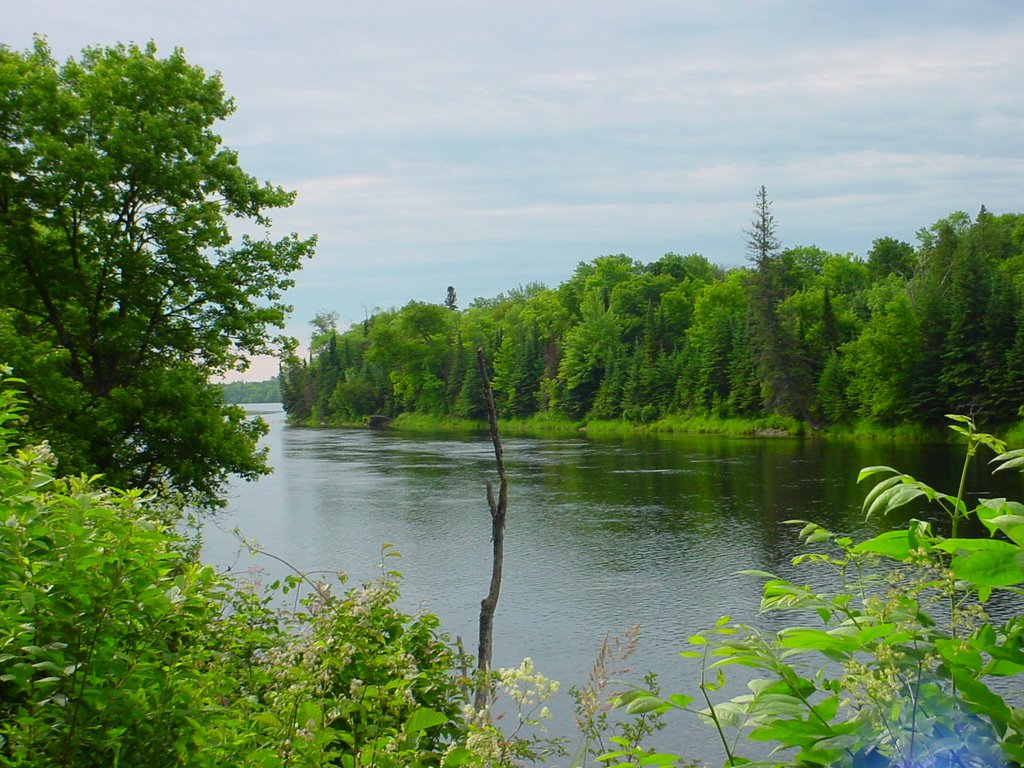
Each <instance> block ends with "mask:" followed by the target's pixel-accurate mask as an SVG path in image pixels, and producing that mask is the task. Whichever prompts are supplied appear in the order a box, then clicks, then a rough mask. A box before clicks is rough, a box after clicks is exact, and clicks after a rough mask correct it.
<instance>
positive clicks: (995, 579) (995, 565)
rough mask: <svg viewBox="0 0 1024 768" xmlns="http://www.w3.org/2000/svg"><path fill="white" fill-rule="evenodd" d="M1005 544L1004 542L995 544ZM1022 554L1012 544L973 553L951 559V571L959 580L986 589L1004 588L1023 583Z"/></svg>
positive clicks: (1023, 554) (1023, 562) (1023, 555)
mask: <svg viewBox="0 0 1024 768" xmlns="http://www.w3.org/2000/svg"><path fill="white" fill-rule="evenodd" d="M997 543H1005V542H997ZM1022 565H1024V552H1021V550H1020V549H1019V548H1017V547H1015V546H1013V545H1012V544H1006V547H1005V548H999V549H987V550H981V551H977V552H973V553H972V554H969V555H967V556H965V557H956V558H954V559H953V563H952V566H951V567H952V570H953V573H954V574H956V575H957V576H958V577H959V578H961V579H966V580H968V581H970V582H971V583H973V584H976V585H979V586H987V587H1005V586H1009V585H1011V584H1018V583H1020V582H1021V581H1024V569H1022V567H1021V566H1022Z"/></svg>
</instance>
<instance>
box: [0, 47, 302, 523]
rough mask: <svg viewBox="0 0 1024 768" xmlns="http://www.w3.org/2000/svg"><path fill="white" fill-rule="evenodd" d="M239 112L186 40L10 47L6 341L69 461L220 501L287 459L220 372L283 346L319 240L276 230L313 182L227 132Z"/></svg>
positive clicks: (1, 151)
mask: <svg viewBox="0 0 1024 768" xmlns="http://www.w3.org/2000/svg"><path fill="white" fill-rule="evenodd" d="M233 110H234V103H233V101H232V100H231V99H230V98H228V97H227V96H226V95H225V93H224V89H223V87H222V84H221V81H220V78H219V76H217V75H212V76H210V75H207V74H206V73H204V71H203V70H202V69H201V68H199V67H196V66H193V65H190V64H189V63H188V62H187V61H186V60H185V57H184V54H183V52H182V51H181V50H174V51H173V52H172V53H171V54H170V55H169V56H166V57H160V56H158V54H157V49H156V46H155V45H153V44H152V43H150V44H149V45H147V46H145V47H139V46H135V45H130V46H126V45H116V46H112V47H106V48H89V49H86V50H85V51H84V52H83V53H82V55H81V57H80V58H79V59H78V60H75V59H69V60H67V61H66V62H64V63H58V62H57V61H56V60H55V59H54V58H53V57H52V55H51V53H50V51H49V49H48V47H47V45H46V43H45V41H43V40H41V39H38V40H37V41H36V44H35V46H34V48H33V49H31V50H29V51H26V52H17V51H13V50H10V49H8V48H6V47H3V48H0V136H2V143H0V273H2V274H3V275H4V279H3V281H2V283H0V349H3V357H5V358H6V360H7V362H8V363H10V364H11V365H12V366H13V367H14V369H15V370H16V372H17V373H18V374H19V375H20V376H22V377H23V378H25V379H27V380H28V381H29V382H30V383H29V384H28V385H27V386H28V389H27V396H28V403H29V407H28V410H29V415H30V418H31V423H32V425H33V428H34V429H35V431H36V432H37V433H38V434H39V435H41V436H43V437H45V438H47V439H48V440H49V442H50V444H51V446H52V448H53V450H54V452H55V454H56V456H57V457H58V459H59V461H60V463H61V467H62V470H63V471H65V472H89V473H92V472H99V473H104V474H106V475H107V476H108V479H109V480H110V481H111V482H115V483H119V484H126V485H134V486H141V487H148V488H153V487H157V486H169V487H170V488H171V489H173V490H175V491H179V492H181V493H183V494H184V495H185V496H186V497H187V498H188V499H189V500H190V501H191V502H194V503H198V504H201V505H205V506H211V505H214V504H216V503H217V493H218V491H219V489H220V488H221V487H222V486H223V483H224V481H225V480H226V478H227V477H228V475H229V474H231V473H237V474H239V475H241V476H243V477H247V478H252V477H254V476H257V475H259V474H261V473H263V472H265V471H267V470H266V465H265V461H264V458H263V456H262V455H261V454H260V453H259V452H258V451H257V447H256V443H257V440H258V438H259V436H260V434H261V433H262V430H263V427H262V425H261V423H259V422H254V421H250V420H247V419H246V418H245V415H244V412H243V411H242V410H241V409H240V408H237V407H227V406H225V405H224V404H223V402H222V398H221V397H220V394H219V393H218V391H217V390H216V389H215V388H213V387H211V385H210V384H209V379H210V377H211V376H213V375H217V374H222V373H224V372H226V371H230V370H243V369H244V368H245V367H246V365H247V362H248V360H249V359H250V357H251V356H252V355H257V354H264V353H268V352H271V351H273V348H274V346H275V345H274V344H273V338H272V329H273V328H275V327H281V326H282V325H283V323H284V318H285V316H286V313H287V311H289V309H290V308H289V307H287V306H286V305H285V304H284V303H282V301H281V298H282V293H283V291H284V290H285V289H286V288H288V287H289V286H290V285H291V284H292V279H291V277H290V275H291V274H292V273H293V272H295V271H296V270H297V269H299V268H300V265H301V263H302V261H303V259H304V258H305V257H308V256H310V255H311V254H312V252H313V248H314V245H315V238H307V239H303V238H300V237H299V236H298V235H295V234H291V235H288V236H285V237H283V238H280V239H273V238H272V236H271V232H270V227H271V220H270V217H269V212H271V211H273V210H274V209H278V208H284V207H287V206H289V205H291V204H292V202H293V200H294V197H295V196H294V193H292V192H289V191H286V190H284V189H282V188H280V187H278V186H274V185H271V184H268V183H263V182H260V181H259V180H257V179H256V178H254V177H253V176H250V175H249V174H247V173H245V171H243V170H242V168H241V167H240V166H239V161H238V156H237V154H236V153H235V152H233V151H232V150H230V149H228V148H227V147H224V146H222V142H221V138H220V136H219V135H217V133H216V132H215V131H214V126H215V124H216V123H218V122H219V121H221V120H224V119H225V118H227V117H228V116H229V115H230V114H231V113H232V111H233ZM239 223H244V224H245V225H246V231H247V232H250V233H256V234H244V235H241V236H240V237H239V236H236V235H235V233H234V232H233V231H232V225H233V224H239Z"/></svg>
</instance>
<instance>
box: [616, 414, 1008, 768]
mask: <svg viewBox="0 0 1024 768" xmlns="http://www.w3.org/2000/svg"><path fill="white" fill-rule="evenodd" d="M954 421H955V422H956V423H955V424H954V429H955V431H957V432H958V433H959V434H961V435H963V436H964V437H966V438H967V440H968V445H967V451H966V454H967V456H966V459H965V468H964V474H965V475H966V473H967V468H968V465H969V462H970V461H971V459H972V457H973V456H974V455H975V452H976V450H977V449H978V448H979V447H981V446H988V447H989V448H991V449H993V450H995V451H1001V450H1003V446H1002V444H1001V441H999V440H997V439H995V438H992V437H991V436H989V435H985V434H982V433H979V432H977V430H976V429H975V428H974V424H973V422H972V421H971V420H970V419H967V418H964V417H960V418H956V419H954ZM1022 456H1024V454H1022V453H1021V452H1019V451H1012V452H1009V453H1003V454H1001V455H1000V456H998V457H997V459H998V460H999V465H1000V467H1003V468H1010V467H1018V466H1022V463H1021V462H1020V461H1019V460H1020V459H1021V458H1022ZM866 479H875V480H876V482H875V484H874V485H873V486H872V487H871V488H870V490H869V491H868V493H867V494H866V498H865V501H864V510H865V513H866V514H867V515H868V516H873V515H882V514H885V513H888V512H890V511H892V510H895V509H898V508H901V507H905V506H906V505H908V504H912V503H915V502H919V501H924V502H936V503H938V504H939V505H940V506H941V507H942V509H944V510H945V511H946V513H947V515H948V516H949V520H950V523H951V528H952V535H950V536H944V535H942V534H941V533H938V532H936V530H935V529H936V528H938V529H940V530H941V525H939V524H936V525H935V526H934V527H933V525H931V524H929V523H926V522H924V521H921V520H911V521H910V523H909V524H908V525H907V526H906V527H905V528H903V529H896V530H892V531H887V532H885V533H881V534H879V535H877V536H874V537H872V538H870V539H868V540H866V541H863V542H860V543H853V542H852V541H851V540H850V539H848V538H846V537H837V536H835V535H833V534H832V533H831V532H829V531H828V530H826V529H825V528H823V527H821V526H819V525H816V524H815V523H810V522H807V521H802V520H792V521H787V522H789V523H794V524H798V525H800V526H801V530H800V538H801V539H802V540H803V541H804V543H805V545H806V546H808V547H814V548H815V550H813V551H811V552H808V553H807V554H803V555H799V556H797V557H795V558H794V559H793V565H794V567H796V566H799V567H800V569H801V570H800V573H801V576H803V575H804V574H805V573H806V572H807V571H809V570H810V567H811V566H814V567H817V568H819V569H820V568H822V567H824V568H826V569H828V576H827V577H826V578H825V579H824V580H821V579H819V580H817V581H815V580H813V579H810V578H808V583H797V582H794V581H791V580H789V579H784V578H780V577H778V576H777V575H775V574H772V573H767V572H764V571H747V572H746V573H748V574H749V575H753V576H756V577H759V578H762V579H764V586H763V592H762V600H761V610H762V612H768V611H771V612H772V614H773V616H772V617H771V626H775V627H778V626H779V625H780V624H785V623H786V621H785V619H786V618H789V619H790V621H791V622H792V624H791V625H790V626H782V627H781V628H779V629H777V630H776V631H775V632H773V633H770V632H767V631H765V630H763V629H760V628H757V627H751V626H744V625H742V624H736V623H734V622H732V620H731V619H729V618H728V617H723V618H722V619H721V620H720V621H719V622H718V623H717V625H716V626H715V627H714V628H713V629H711V630H708V631H705V632H702V633H699V634H697V635H694V636H692V637H690V639H689V642H690V646H691V647H690V649H688V650H686V651H683V652H682V653H681V654H680V655H681V656H683V657H684V658H689V659H692V660H695V661H698V662H699V663H700V664H701V665H702V684H701V687H700V692H701V694H702V695H703V696H704V698H705V701H706V703H707V708H706V709H704V710H702V711H701V712H700V713H699V717H700V718H701V719H702V721H703V722H705V723H706V724H708V725H709V726H711V727H713V728H715V729H716V730H717V731H718V735H719V738H720V740H721V743H722V746H723V748H724V749H725V753H726V764H727V765H748V764H755V765H759V766H760V765H764V766H768V765H771V766H783V765H785V766H794V768H795V767H796V766H806V765H830V766H837V765H858V764H862V763H863V764H867V762H868V761H873V760H878V761H884V762H885V763H886V764H893V765H926V764H927V765H931V764H933V763H935V764H938V763H942V764H964V765H967V764H972V765H973V764H979V765H980V764H991V765H1001V764H1005V763H1008V762H1011V763H1012V762H1013V761H1018V762H1019V761H1020V759H1021V757H1022V756H1024V749H1022V748H1021V746H1020V745H1021V744H1022V743H1024V719H1022V717H1021V711H1020V710H1019V709H1017V708H1015V706H1014V704H1013V703H1012V702H1011V701H1008V700H1007V699H1006V698H1004V696H1003V695H1001V694H1000V693H998V692H997V691H1003V690H1008V689H1012V687H1013V685H1014V684H1015V683H1010V684H1009V685H1007V683H1005V682H1004V683H1002V684H1000V686H999V687H998V688H997V689H996V690H994V688H995V686H992V687H990V685H989V683H988V678H990V677H994V676H997V677H1002V678H1006V677H1016V676H1018V675H1024V620H1022V618H1021V616H1020V615H1014V616H1013V617H1012V618H1010V619H1009V620H1008V621H1006V622H1005V623H1004V624H1003V625H1002V626H996V625H994V624H993V623H991V621H990V619H989V618H988V616H987V615H986V614H985V613H984V611H983V610H982V606H983V604H984V603H985V602H986V601H987V600H988V599H989V598H990V596H991V595H992V593H993V592H995V591H996V590H999V589H1008V588H1009V589H1008V591H1012V592H1014V593H1015V597H1014V599H1016V598H1019V596H1020V594H1022V593H1024V590H1021V589H1020V588H1019V587H1018V585H1020V584H1021V583H1022V582H1024V504H1021V503H1020V502H1016V501H1008V500H1006V499H1003V498H994V499H983V500H981V501H980V502H979V503H978V505H977V507H976V508H975V509H974V510H970V509H968V507H967V505H966V504H965V503H964V501H963V497H964V489H963V487H961V488H959V489H958V490H957V493H956V494H955V495H950V494H945V493H942V492H939V491H937V490H935V489H934V488H932V487H930V486H928V485H926V484H924V483H922V482H920V481H918V480H917V479H915V478H913V477H911V476H909V475H906V474H902V473H900V472H898V471H896V470H894V469H892V468H891V467H884V466H875V467H868V468H866V469H864V470H862V472H861V473H860V477H859V478H858V480H859V481H861V480H866ZM969 517H977V519H978V520H979V521H980V522H981V523H982V524H983V525H984V526H985V527H986V528H987V530H988V532H989V533H990V534H991V535H990V536H989V537H977V538H975V537H970V536H963V535H957V533H956V531H957V523H958V522H962V521H964V520H966V519H967V518H969ZM879 556H881V557H883V558H886V560H885V561H882V560H880V558H879ZM882 562H888V563H890V565H889V566H880V563H882ZM822 583H824V585H825V586H824V587H821V586H815V585H816V584H817V585H820V584H822ZM1008 605H1009V606H1011V607H1012V606H1017V603H1016V602H1013V603H1010V602H1008V601H1007V602H1005V603H1004V605H1003V606H1001V607H1003V608H1004V609H1005V608H1006V607H1007V606H1008ZM808 612H813V614H812V615H814V614H816V615H817V618H818V620H819V622H820V624H808V623H807V622H808ZM1017 613H1018V614H1019V611H1017ZM734 667H742V668H743V669H742V672H743V673H744V675H745V677H746V678H747V680H748V682H747V688H748V690H749V693H744V694H740V695H733V696H731V697H729V698H727V699H725V700H719V699H720V698H721V697H722V696H723V694H724V692H725V691H727V690H729V688H728V684H729V680H727V678H726V671H727V670H729V669H730V668H734ZM663 701H665V700H664V699H662V698H660V697H656V696H651V695H644V694H642V693H635V694H633V695H632V696H631V697H630V699H629V706H628V707H627V712H629V711H630V707H632V708H633V709H635V710H637V711H646V710H648V709H651V710H656V708H657V707H658V706H659V705H660V703H661V702H663ZM688 703H689V701H687V704H688ZM745 740H753V741H763V742H766V743H770V744H772V745H774V752H773V756H772V758H771V759H770V760H765V761H760V762H757V763H750V761H748V760H747V759H746V758H744V757H743V756H742V754H740V753H741V751H742V749H743V746H744V744H745ZM631 754H632V755H633V756H635V755H637V754H639V750H635V751H634V752H632V753H631Z"/></svg>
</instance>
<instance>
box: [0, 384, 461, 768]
mask: <svg viewBox="0 0 1024 768" xmlns="http://www.w3.org/2000/svg"><path fill="white" fill-rule="evenodd" d="M2 383H3V382H0V385H2ZM18 415H19V412H18V406H17V405H16V403H15V401H14V397H13V395H12V394H11V391H10V390H9V389H7V390H3V391H0V508H2V509H3V511H4V514H3V521H2V525H0V765H4V766H26V767H28V766H32V767H33V768H36V767H38V766H42V765H47V766H96V767H97V768H99V767H100V766H103V767H104V768H105V767H106V766H115V765H116V766H122V768H128V767H129V766H139V767H140V768H141V767H142V766H145V767H146V768H151V767H152V766H161V768H163V767H166V766H252V768H276V767H277V766H329V765H330V766H334V765H338V766H354V765H373V766H400V765H401V766H418V765H423V766H427V765H439V764H440V762H441V759H442V754H443V753H444V752H445V750H447V749H449V748H450V747H451V745H452V744H453V743H454V742H455V741H456V740H458V739H459V738H460V737H461V736H462V734H463V732H464V731H465V725H464V722H463V719H462V711H461V705H462V703H463V696H462V687H461V685H460V684H459V680H458V678H457V677H456V676H455V675H454V674H453V672H454V668H455V666H456V665H455V654H454V652H453V650H452V649H451V647H450V645H449V644H448V643H446V642H445V639H444V637H443V636H441V635H439V633H438V631H437V620H436V618H434V617H432V616H420V617H411V616H407V615H404V614H402V613H400V612H399V611H397V610H396V609H395V607H394V601H395V599H396V597H397V594H398V588H397V581H396V577H395V575H394V574H393V573H385V575H384V577H383V578H382V579H381V580H379V581H377V582H376V583H372V584H366V585H363V586H362V587H359V588H355V589H350V590H348V591H347V592H345V593H344V594H343V595H340V596H338V595H334V594H333V593H332V592H331V590H330V588H329V586H328V585H326V584H315V585H314V584H311V583H305V584H303V583H301V582H302V579H301V578H300V577H295V578H294V579H292V580H290V581H289V582H288V583H286V584H284V585H281V584H274V585H270V587H268V588H267V589H260V588H259V587H258V585H254V584H250V585H237V584H233V583H231V582H228V581H226V580H225V579H223V578H222V577H220V576H218V575H217V574H216V573H215V572H214V570H213V569H212V568H210V567H208V566H203V565H201V564H199V563H197V562H196V561H195V559H194V558H193V556H192V554H191V552H190V548H189V547H187V546H186V542H185V541H183V540H182V539H181V538H180V537H179V536H178V535H176V533H175V529H174V526H173V523H172V521H173V520H174V519H175V516H176V514H177V512H176V511H175V510H173V509H168V508H166V507H164V506H162V505H161V504H159V503H157V502H156V500H154V499H153V498H152V497H149V496H144V495H142V494H141V493H139V492H128V493H122V492H119V491H109V490H105V489H102V488H100V487H99V486H98V485H97V484H96V483H95V482H94V480H93V479H90V478H86V477H80V478H72V479H60V478H56V477H54V475H53V473H52V465H53V459H52V456H51V455H50V453H49V451H48V449H47V448H46V447H45V445H44V446H42V447H18V445H17V441H18V438H19V429H20V427H21V425H20V424H19V423H18V421H19V418H18ZM303 586H304V587H305V588H306V590H305V591H306V593H307V594H308V597H306V598H303V599H301V600H298V601H296V602H294V606H295V610H292V611H289V612H284V613H282V612H279V611H276V610H274V609H273V608H272V605H273V603H274V598H275V595H278V591H281V592H286V593H287V592H290V591H291V590H293V589H297V588H300V587H303ZM296 594H298V593H296ZM278 597H279V595H278Z"/></svg>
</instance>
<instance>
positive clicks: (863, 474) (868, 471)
mask: <svg viewBox="0 0 1024 768" xmlns="http://www.w3.org/2000/svg"><path fill="white" fill-rule="evenodd" d="M881 472H888V473H889V474H893V475H898V474H900V473H899V472H897V471H896V470H895V469H893V468H892V467H883V466H876V467H864V469H862V470H861V471H860V472H859V473H858V474H857V482H858V483H860V482H862V481H863V480H865V479H867V478H869V477H871V476H872V475H877V474H879V473H881Z"/></svg>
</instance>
